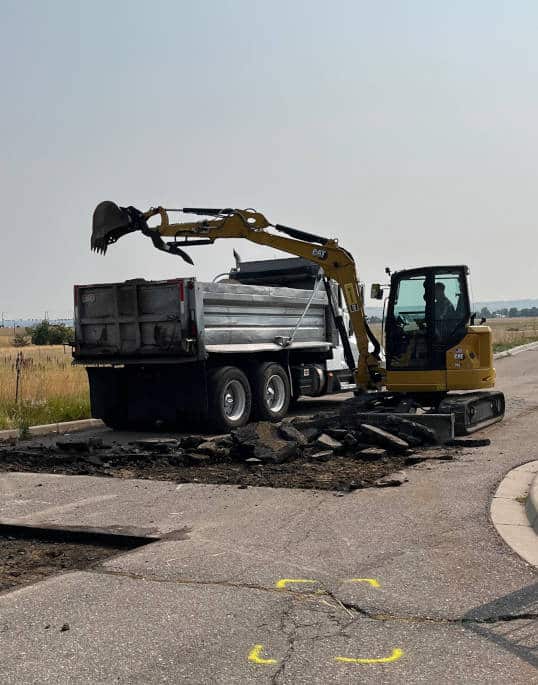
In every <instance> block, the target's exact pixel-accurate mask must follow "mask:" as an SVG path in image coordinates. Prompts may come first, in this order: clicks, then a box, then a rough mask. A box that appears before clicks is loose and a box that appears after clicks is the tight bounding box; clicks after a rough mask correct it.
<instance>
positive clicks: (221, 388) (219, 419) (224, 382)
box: [208, 366, 252, 433]
mask: <svg viewBox="0 0 538 685" xmlns="http://www.w3.org/2000/svg"><path fill="white" fill-rule="evenodd" d="M251 411H252V391H251V389H250V383H249V381H248V378H247V376H246V374H244V373H243V371H241V369H238V368H237V367H236V366H224V367H222V368H221V369H216V370H215V371H213V372H212V373H211V374H210V375H209V379H208V414H209V416H208V418H209V422H210V424H211V427H212V428H214V429H215V430H217V431H219V432H223V433H227V432H229V431H230V430H231V429H232V428H240V427H241V426H244V425H245V424H247V423H248V421H249V419H250V413H251Z"/></svg>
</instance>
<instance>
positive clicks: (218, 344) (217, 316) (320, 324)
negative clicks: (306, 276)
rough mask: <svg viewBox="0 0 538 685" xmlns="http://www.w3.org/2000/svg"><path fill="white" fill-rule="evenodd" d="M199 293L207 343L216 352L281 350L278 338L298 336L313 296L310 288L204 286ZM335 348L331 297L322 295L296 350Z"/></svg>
mask: <svg viewBox="0 0 538 685" xmlns="http://www.w3.org/2000/svg"><path fill="white" fill-rule="evenodd" d="M197 289H198V297H197V299H201V300H202V307H201V308H199V311H201V313H202V314H203V326H202V329H201V330H203V342H204V346H205V348H206V350H208V351H210V352H216V351H219V352H225V351H240V350H241V349H242V350H243V351H255V347H254V346H256V345H258V346H263V349H278V345H276V344H275V340H276V339H277V338H287V337H289V336H290V335H291V334H292V332H293V330H294V328H295V326H296V325H297V322H298V321H299V319H300V318H301V316H302V315H303V312H304V310H305V307H306V305H307V303H308V301H309V299H310V297H311V296H312V291H310V290H296V289H293V288H276V287H270V286H256V285H239V284H235V283H198V284H197ZM331 344H332V319H331V317H330V315H329V311H328V304H327V296H326V295H325V293H324V292H317V293H316V294H315V295H314V299H313V301H312V303H311V305H310V307H309V308H308V311H307V313H306V314H305V316H304V318H303V320H302V322H301V325H300V326H299V328H298V330H297V332H296V334H295V337H294V346H295V347H312V346H320V347H324V348H325V347H329V346H330V345H331ZM238 346H240V347H238ZM247 346H248V347H247ZM225 348H229V349H228V350H226V349H225ZM232 348H233V350H232ZM260 349H261V348H260Z"/></svg>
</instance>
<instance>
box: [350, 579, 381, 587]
mask: <svg viewBox="0 0 538 685" xmlns="http://www.w3.org/2000/svg"><path fill="white" fill-rule="evenodd" d="M346 583H368V584H369V585H371V586H372V587H381V585H380V583H379V581H377V580H376V579H375V578H350V579H349V580H346Z"/></svg>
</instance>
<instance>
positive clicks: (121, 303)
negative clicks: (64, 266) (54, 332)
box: [74, 278, 337, 363]
mask: <svg viewBox="0 0 538 685" xmlns="http://www.w3.org/2000/svg"><path fill="white" fill-rule="evenodd" d="M311 297H312V291H311V290H298V289H295V288H286V287H272V286H258V285H242V284H238V283H235V282H220V283H206V282H201V281H197V280H196V279H194V278H177V279H172V280H167V281H146V280H143V279H137V280H135V281H125V282H122V283H106V284H96V285H79V286H75V349H74V358H75V360H76V361H78V362H80V363H115V362H116V363H128V362H132V363H137V362H139V363H140V362H158V363H163V362H166V361H188V360H189V359H205V358H207V357H208V355H210V354H212V353H219V354H226V353H244V352H253V353H254V352H258V351H268V350H281V349H282V340H283V339H287V338H289V337H290V336H291V335H292V333H293V330H294V328H295V327H296V325H297V323H298V322H299V320H300V319H301V316H302V315H303V313H304V310H305V307H306V306H307V304H308V301H309V300H310V298H311ZM335 344H337V334H336V330H335V328H334V324H333V322H332V317H331V315H330V311H329V306H328V302H327V297H326V294H325V293H324V292H316V293H315V294H314V296H313V299H312V303H311V305H310V307H309V308H308V311H307V313H306V314H305V316H304V318H303V319H302V321H301V323H300V325H299V327H298V329H297V330H296V332H295V334H294V336H293V342H292V343H291V344H290V346H289V347H290V348H291V349H300V348H312V349H318V350H319V349H326V350H329V349H330V348H331V347H333V345H335Z"/></svg>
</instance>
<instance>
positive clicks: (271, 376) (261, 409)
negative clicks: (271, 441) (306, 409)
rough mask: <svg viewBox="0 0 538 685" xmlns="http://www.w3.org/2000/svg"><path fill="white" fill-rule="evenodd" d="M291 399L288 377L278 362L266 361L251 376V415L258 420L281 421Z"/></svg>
mask: <svg viewBox="0 0 538 685" xmlns="http://www.w3.org/2000/svg"><path fill="white" fill-rule="evenodd" d="M290 401H291V386H290V379H289V377H288V374H287V373H286V371H285V369H284V368H283V367H282V366H281V365H280V364H275V363H274V362H266V363H265V364H261V365H260V366H258V367H257V369H256V370H255V374H254V378H253V415H254V417H255V418H256V419H257V420H258V421H281V420H282V419H283V418H284V417H285V416H286V414H287V413H288V409H289V406H290Z"/></svg>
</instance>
